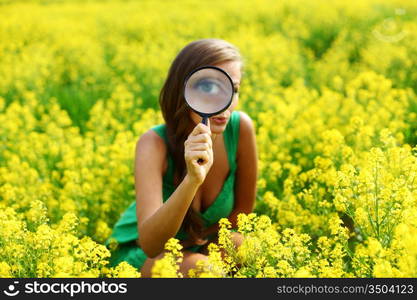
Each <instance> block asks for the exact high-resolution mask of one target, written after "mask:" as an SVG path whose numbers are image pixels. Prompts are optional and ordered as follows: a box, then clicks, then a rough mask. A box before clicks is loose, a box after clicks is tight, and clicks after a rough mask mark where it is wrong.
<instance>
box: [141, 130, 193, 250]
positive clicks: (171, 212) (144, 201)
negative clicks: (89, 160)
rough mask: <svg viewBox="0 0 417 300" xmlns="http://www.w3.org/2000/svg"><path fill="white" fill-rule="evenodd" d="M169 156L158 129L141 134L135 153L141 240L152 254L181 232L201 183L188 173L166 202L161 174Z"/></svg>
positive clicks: (145, 248)
mask: <svg viewBox="0 0 417 300" xmlns="http://www.w3.org/2000/svg"><path fill="white" fill-rule="evenodd" d="M161 149H162V150H163V149H165V150H164V151H162V150H161ZM165 157H166V146H165V144H164V141H163V140H162V139H161V138H160V137H158V136H157V135H156V133H154V132H153V131H152V130H150V131H148V132H146V133H145V134H143V135H142V136H141V138H140V139H139V141H138V142H137V144H136V156H135V190H136V203H137V205H136V214H137V218H138V232H139V233H140V234H139V244H140V247H141V248H142V249H143V251H144V252H145V253H146V255H147V256H148V257H150V258H154V257H156V256H157V255H158V254H160V253H161V252H162V251H163V250H164V245H165V243H166V241H167V240H168V239H169V238H171V237H173V236H175V235H176V234H177V232H178V230H179V229H180V226H181V224H182V221H183V219H184V217H185V214H186V212H187V210H188V207H189V206H190V204H191V202H192V200H193V198H194V195H195V194H196V192H197V190H198V188H199V185H200V184H199V183H197V182H195V181H194V180H192V179H191V177H189V176H188V175H186V176H185V178H184V180H183V181H182V182H181V183H180V184H179V186H178V187H177V188H176V190H175V191H174V192H173V193H172V195H171V196H170V197H169V198H168V199H167V201H166V202H165V203H164V202H163V196H162V175H161V174H162V172H163V163H164V160H165Z"/></svg>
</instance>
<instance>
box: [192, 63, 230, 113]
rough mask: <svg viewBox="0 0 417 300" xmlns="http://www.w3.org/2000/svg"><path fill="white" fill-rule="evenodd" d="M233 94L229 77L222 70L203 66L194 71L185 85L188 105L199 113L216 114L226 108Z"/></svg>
mask: <svg viewBox="0 0 417 300" xmlns="http://www.w3.org/2000/svg"><path fill="white" fill-rule="evenodd" d="M232 96H233V85H232V83H231V79H230V77H228V75H227V74H225V73H224V72H222V71H220V70H217V69H213V68H204V69H200V70H198V71H196V72H194V73H193V74H192V75H191V76H190V77H189V78H188V80H187V83H186V85H185V92H184V97H185V100H186V101H187V103H188V105H189V106H190V107H191V108H192V109H194V110H195V111H197V112H199V113H201V114H206V115H209V114H216V113H218V112H219V111H222V110H223V109H225V108H227V106H229V104H230V100H231V98H232Z"/></svg>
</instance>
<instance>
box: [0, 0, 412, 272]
mask: <svg viewBox="0 0 417 300" xmlns="http://www.w3.org/2000/svg"><path fill="white" fill-rule="evenodd" d="M416 21H417V2H415V1H394V0H392V1H388V0H361V1H359V0H351V1H343V0H335V1H325V0H314V1H313V0H311V1H308V0H291V1H272V0H248V1H238V0H232V1H219V0H213V1H190V0H189V1H185V0H184V1H160V2H157V1H118V0H109V1H81V0H80V1H77V0H66V1H65V0H64V1H53V0H50V1H47V0H44V1H42V0H38V1H35V0H33V1H11V0H9V1H7V0H0V277H140V276H141V275H140V272H139V270H137V269H135V268H134V267H132V266H130V265H128V264H127V263H121V264H119V265H118V266H116V267H112V268H111V267H109V266H108V265H107V263H108V260H109V257H110V250H111V249H108V248H106V246H105V245H104V242H105V241H106V239H107V238H108V237H109V235H110V233H111V229H112V227H113V225H114V224H115V222H116V221H117V220H118V219H119V217H120V214H121V213H122V212H123V211H124V210H125V209H126V208H127V207H128V206H129V205H130V204H131V203H132V202H133V201H135V191H134V176H133V160H134V148H135V144H136V141H137V139H138V138H139V137H140V136H141V135H142V134H143V133H144V132H145V131H147V130H148V129H149V128H150V127H151V126H154V125H157V124H161V123H163V118H162V115H161V113H160V111H159V105H158V95H159V91H160V89H161V87H162V84H163V81H164V79H165V77H166V75H167V72H168V68H169V66H170V64H171V62H172V60H173V59H174V57H175V56H176V54H177V53H178V51H179V50H180V49H182V48H183V47H184V46H185V45H186V44H188V43H189V42H191V41H192V40H196V39H200V38H206V37H217V38H222V39H225V40H227V41H229V42H231V43H232V44H234V45H236V46H237V47H238V48H239V50H240V51H241V54H242V56H243V57H244V63H245V68H244V74H243V77H242V83H241V88H240V96H239V104H238V106H237V108H236V109H237V110H243V111H245V112H246V113H247V114H248V115H249V116H250V117H251V118H252V120H253V122H254V125H255V128H256V136H257V148H258V156H259V162H258V167H259V170H258V174H259V177H258V184H257V187H258V189H257V199H256V205H255V211H254V213H253V214H249V215H244V214H241V215H240V216H239V224H238V225H239V229H238V230H239V232H241V233H242V234H244V236H245V240H244V243H243V244H242V246H241V247H239V248H238V249H234V248H233V247H232V246H231V241H230V238H229V237H230V233H231V232H230V228H229V227H230V224H229V223H228V221H227V220H226V219H222V220H221V222H220V224H221V230H220V238H219V244H211V245H210V247H209V250H210V255H209V260H208V261H207V262H206V263H201V264H199V265H198V268H196V269H195V270H193V272H192V274H191V275H192V276H193V277H417V147H416V144H417V47H416V45H417V22H416ZM115 246H117V245H114V244H112V245H111V247H115ZM166 248H167V249H168V250H169V255H166V256H165V257H164V258H163V259H162V260H160V261H158V262H157V264H155V267H154V269H153V276H154V277H182V276H183V274H180V273H179V271H178V267H177V265H176V261H178V260H181V251H179V250H180V248H181V246H180V245H179V244H178V241H177V240H175V239H171V240H169V241H168V242H167V244H166ZM222 248H223V249H224V250H225V253H226V255H225V256H224V257H222V256H221V255H220V250H221V249H222Z"/></svg>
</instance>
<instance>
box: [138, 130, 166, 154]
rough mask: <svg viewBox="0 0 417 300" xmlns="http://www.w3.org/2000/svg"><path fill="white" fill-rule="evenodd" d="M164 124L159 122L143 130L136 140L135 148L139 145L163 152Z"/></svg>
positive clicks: (149, 149)
mask: <svg viewBox="0 0 417 300" xmlns="http://www.w3.org/2000/svg"><path fill="white" fill-rule="evenodd" d="M165 137H166V135H165V124H160V125H156V126H153V127H151V128H149V129H148V130H147V131H145V132H144V133H143V134H142V135H141V136H140V137H139V138H138V141H137V142H136V148H137V149H138V148H139V147H141V148H142V149H143V148H144V149H147V150H148V151H157V152H160V153H161V154H165V152H166V145H165Z"/></svg>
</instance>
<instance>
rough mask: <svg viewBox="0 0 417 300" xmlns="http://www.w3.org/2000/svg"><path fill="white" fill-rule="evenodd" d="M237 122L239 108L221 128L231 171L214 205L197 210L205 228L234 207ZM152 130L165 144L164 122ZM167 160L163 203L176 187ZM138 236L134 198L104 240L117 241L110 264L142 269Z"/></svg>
mask: <svg viewBox="0 0 417 300" xmlns="http://www.w3.org/2000/svg"><path fill="white" fill-rule="evenodd" d="M239 125H240V114H239V111H237V110H235V111H233V112H232V114H231V117H230V120H229V122H228V123H227V125H226V129H225V131H224V142H225V147H226V151H227V158H228V162H229V166H230V173H229V175H228V177H227V179H226V181H225V182H224V184H223V187H222V189H221V191H220V193H219V195H218V196H217V198H216V199H215V200H214V202H213V204H212V205H210V206H209V207H208V208H207V209H206V210H205V211H204V212H200V213H199V214H200V216H201V217H202V219H203V222H204V224H205V227H209V226H211V225H213V224H216V223H217V222H218V221H219V220H220V219H221V218H223V217H225V218H227V217H228V216H229V215H230V213H231V212H232V210H233V206H234V183H235V173H236V168H237V163H236V152H237V145H238V141H239ZM151 129H153V130H155V132H156V133H157V134H158V135H160V136H161V137H162V138H163V139H164V141H165V143H167V136H166V131H165V124H160V125H156V126H154V127H152V128H151ZM167 159H168V167H167V171H166V173H165V175H164V177H163V202H165V201H166V200H167V199H168V198H169V197H170V195H171V194H172V193H173V192H174V191H175V186H174V183H173V178H174V176H173V175H174V165H173V160H172V158H171V157H170V155H169V154H167ZM138 236H139V235H138V230H137V217H136V200H135V201H133V202H132V203H131V204H130V206H129V207H128V208H127V209H126V211H125V212H124V213H123V214H122V215H121V218H120V219H119V220H118V221H117V223H116V224H115V225H114V228H113V231H112V234H111V235H110V237H109V238H108V239H107V241H106V242H105V245H106V246H108V245H109V244H110V240H111V239H112V238H113V239H116V240H117V242H118V244H119V245H118V247H117V248H116V249H115V250H114V251H113V252H111V257H110V261H109V265H110V267H114V266H116V265H118V264H119V263H120V262H122V261H127V262H128V263H129V264H130V265H132V266H134V267H136V268H138V269H139V270H140V269H141V268H142V266H143V264H144V262H145V260H146V258H147V256H146V254H145V252H144V251H143V250H142V249H141V248H140V247H139V246H138V245H137V244H136V242H135V241H136V240H137V238H138ZM213 236H214V235H213ZM175 238H177V239H179V240H184V239H186V238H187V233H186V232H185V231H183V230H182V229H180V230H179V231H178V233H177V234H176V235H175ZM201 247H202V246H199V245H196V246H193V247H189V248H187V250H189V251H192V252H198V251H199V249H200V248H201Z"/></svg>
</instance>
